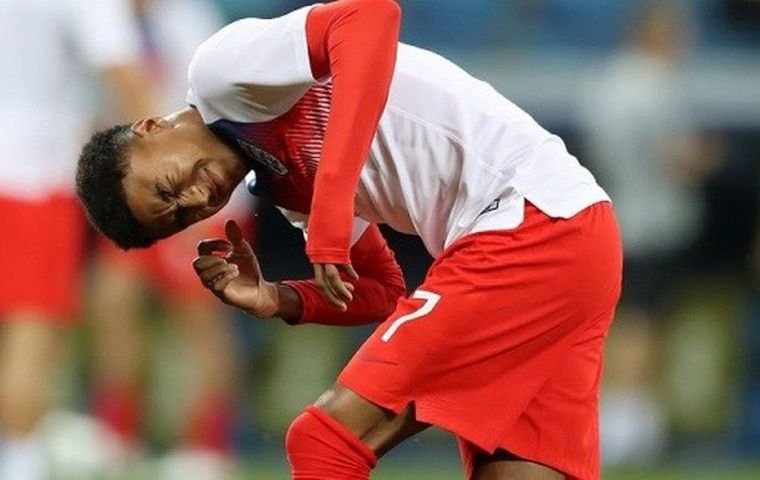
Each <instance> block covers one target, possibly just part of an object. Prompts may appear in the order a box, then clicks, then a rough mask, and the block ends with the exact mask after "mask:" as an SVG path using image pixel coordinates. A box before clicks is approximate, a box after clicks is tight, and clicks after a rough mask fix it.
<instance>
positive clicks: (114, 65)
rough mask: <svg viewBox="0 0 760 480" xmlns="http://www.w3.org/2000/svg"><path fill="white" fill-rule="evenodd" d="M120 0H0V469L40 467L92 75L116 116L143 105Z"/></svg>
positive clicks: (66, 318)
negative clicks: (110, 97)
mask: <svg viewBox="0 0 760 480" xmlns="http://www.w3.org/2000/svg"><path fill="white" fill-rule="evenodd" d="M129 8H130V5H129V3H128V2H127V1H122V0H102V1H98V2H89V1H85V0H81V1H80V0H60V1H56V2H50V1H46V0H3V1H2V2H0V64H2V69H3V73H2V75H0V105H2V107H1V108H0V151H1V152H2V154H3V157H4V158H3V160H2V161H0V212H2V214H1V215H2V225H3V226H2V235H0V265H2V278H3V280H2V285H0V478H1V479H2V480H36V479H42V478H44V476H45V475H46V469H47V466H46V457H45V456H44V451H43V450H42V447H41V444H40V442H39V439H38V436H37V429H38V426H39V423H40V420H41V419H42V417H43V416H44V414H45V413H46V410H47V408H48V404H49V401H50V395H51V386H52V384H53V383H54V382H53V381H54V379H55V378H56V366H57V354H58V351H59V347H60V346H61V345H60V343H61V339H62V330H63V329H64V328H65V327H66V326H68V325H69V324H70V322H71V320H72V318H73V316H72V314H73V313H74V309H75V307H76V304H77V285H78V283H79V276H78V274H79V267H80V258H81V254H82V247H83V238H84V228H85V225H84V223H83V218H82V213H81V210H80V208H79V205H78V204H77V203H76V201H75V200H74V195H73V192H72V188H73V172H74V167H75V164H76V157H77V154H78V150H79V148H80V145H81V142H82V141H83V140H84V139H85V138H86V137H87V135H88V133H89V132H90V129H91V128H92V125H91V123H92V120H93V116H92V114H93V109H92V108H91V107H90V105H92V104H93V103H94V102H93V99H92V98H91V96H88V95H87V92H84V91H83V87H84V86H85V85H88V84H89V77H90V76H96V77H98V79H99V80H100V81H101V83H102V84H104V86H105V87H106V88H107V91H108V92H109V93H111V94H113V97H114V98H115V105H116V107H117V108H118V111H119V112H120V113H121V114H122V115H123V117H124V118H134V117H137V116H139V115H144V114H150V113H151V112H153V111H155V110H153V108H152V106H153V105H152V99H151V98H150V96H149V95H148V94H147V93H146V92H145V91H144V89H143V88H142V87H143V85H144V84H145V77H144V75H143V73H142V70H141V69H140V68H139V67H138V66H137V60H138V56H137V54H138V40H137V31H136V26H135V25H134V23H133V22H132V18H133V17H131V16H130V15H129Z"/></svg>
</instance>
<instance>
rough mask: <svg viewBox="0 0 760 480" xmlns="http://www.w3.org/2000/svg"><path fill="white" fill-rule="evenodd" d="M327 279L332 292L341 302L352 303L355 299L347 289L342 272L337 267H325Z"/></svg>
mask: <svg viewBox="0 0 760 480" xmlns="http://www.w3.org/2000/svg"><path fill="white" fill-rule="evenodd" d="M325 279H326V280H327V283H328V284H329V285H330V288H331V289H332V291H333V292H334V293H335V294H336V295H337V296H338V298H339V299H340V300H341V301H344V302H350V301H351V300H353V299H354V296H353V295H351V292H350V291H349V290H348V288H346V282H344V281H343V278H342V277H341V276H340V271H339V270H338V267H337V266H335V265H325Z"/></svg>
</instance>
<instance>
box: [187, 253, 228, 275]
mask: <svg viewBox="0 0 760 480" xmlns="http://www.w3.org/2000/svg"><path fill="white" fill-rule="evenodd" d="M225 263H227V261H226V260H225V259H224V258H222V257H219V256H217V255H201V256H200V257H195V259H194V260H193V269H194V270H195V273H197V274H200V273H201V272H202V271H204V270H206V269H208V268H210V267H213V266H214V265H219V264H225Z"/></svg>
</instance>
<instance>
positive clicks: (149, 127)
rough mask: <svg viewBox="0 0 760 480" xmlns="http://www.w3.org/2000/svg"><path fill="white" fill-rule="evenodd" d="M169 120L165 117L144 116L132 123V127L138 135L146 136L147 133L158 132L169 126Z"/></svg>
mask: <svg viewBox="0 0 760 480" xmlns="http://www.w3.org/2000/svg"><path fill="white" fill-rule="evenodd" d="M168 126H169V121H168V120H166V119H165V118H164V117H147V118H142V119H140V120H138V121H136V122H135V123H133V124H132V127H131V128H130V129H131V130H132V133H134V134H135V135H137V136H138V137H145V136H147V135H150V134H153V133H157V132H158V131H160V130H161V129H164V128H167V127H168Z"/></svg>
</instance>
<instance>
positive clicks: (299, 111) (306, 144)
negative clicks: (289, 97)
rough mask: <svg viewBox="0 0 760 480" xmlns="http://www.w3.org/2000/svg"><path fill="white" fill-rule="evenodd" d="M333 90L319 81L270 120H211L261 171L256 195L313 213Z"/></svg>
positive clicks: (220, 134)
mask: <svg viewBox="0 0 760 480" xmlns="http://www.w3.org/2000/svg"><path fill="white" fill-rule="evenodd" d="M331 92H332V84H330V83H328V84H325V85H316V86H314V87H312V88H310V89H309V90H308V91H307V92H306V93H305V94H304V96H303V97H302V98H301V99H300V100H299V101H298V102H297V103H296V104H295V105H294V106H293V107H292V108H291V109H290V110H288V111H287V112H286V113H284V114H282V115H280V116H279V117H277V118H274V119H272V120H269V121H266V122H258V123H245V122H233V121H230V120H226V119H220V120H217V121H215V122H213V123H211V124H210V125H209V128H210V129H211V131H212V132H214V134H215V135H216V136H217V137H219V138H220V139H222V140H223V141H224V142H225V143H227V144H228V145H230V146H231V147H233V148H235V149H236V150H237V151H238V152H239V153H240V154H242V155H243V156H244V158H246V159H247V160H248V162H249V164H250V166H251V168H252V169H253V170H254V171H255V172H256V185H255V187H254V188H253V191H252V193H253V194H255V195H257V196H259V197H262V198H265V199H267V200H269V201H271V202H273V203H274V204H275V205H277V206H280V207H283V208H286V209H288V210H293V211H296V212H301V213H309V211H310V210H311V199H312V195H313V193H314V178H315V176H316V172H317V165H319V158H320V155H321V154H322V146H323V144H324V139H325V131H326V130H327V120H328V117H329V115H330V98H331Z"/></svg>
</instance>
